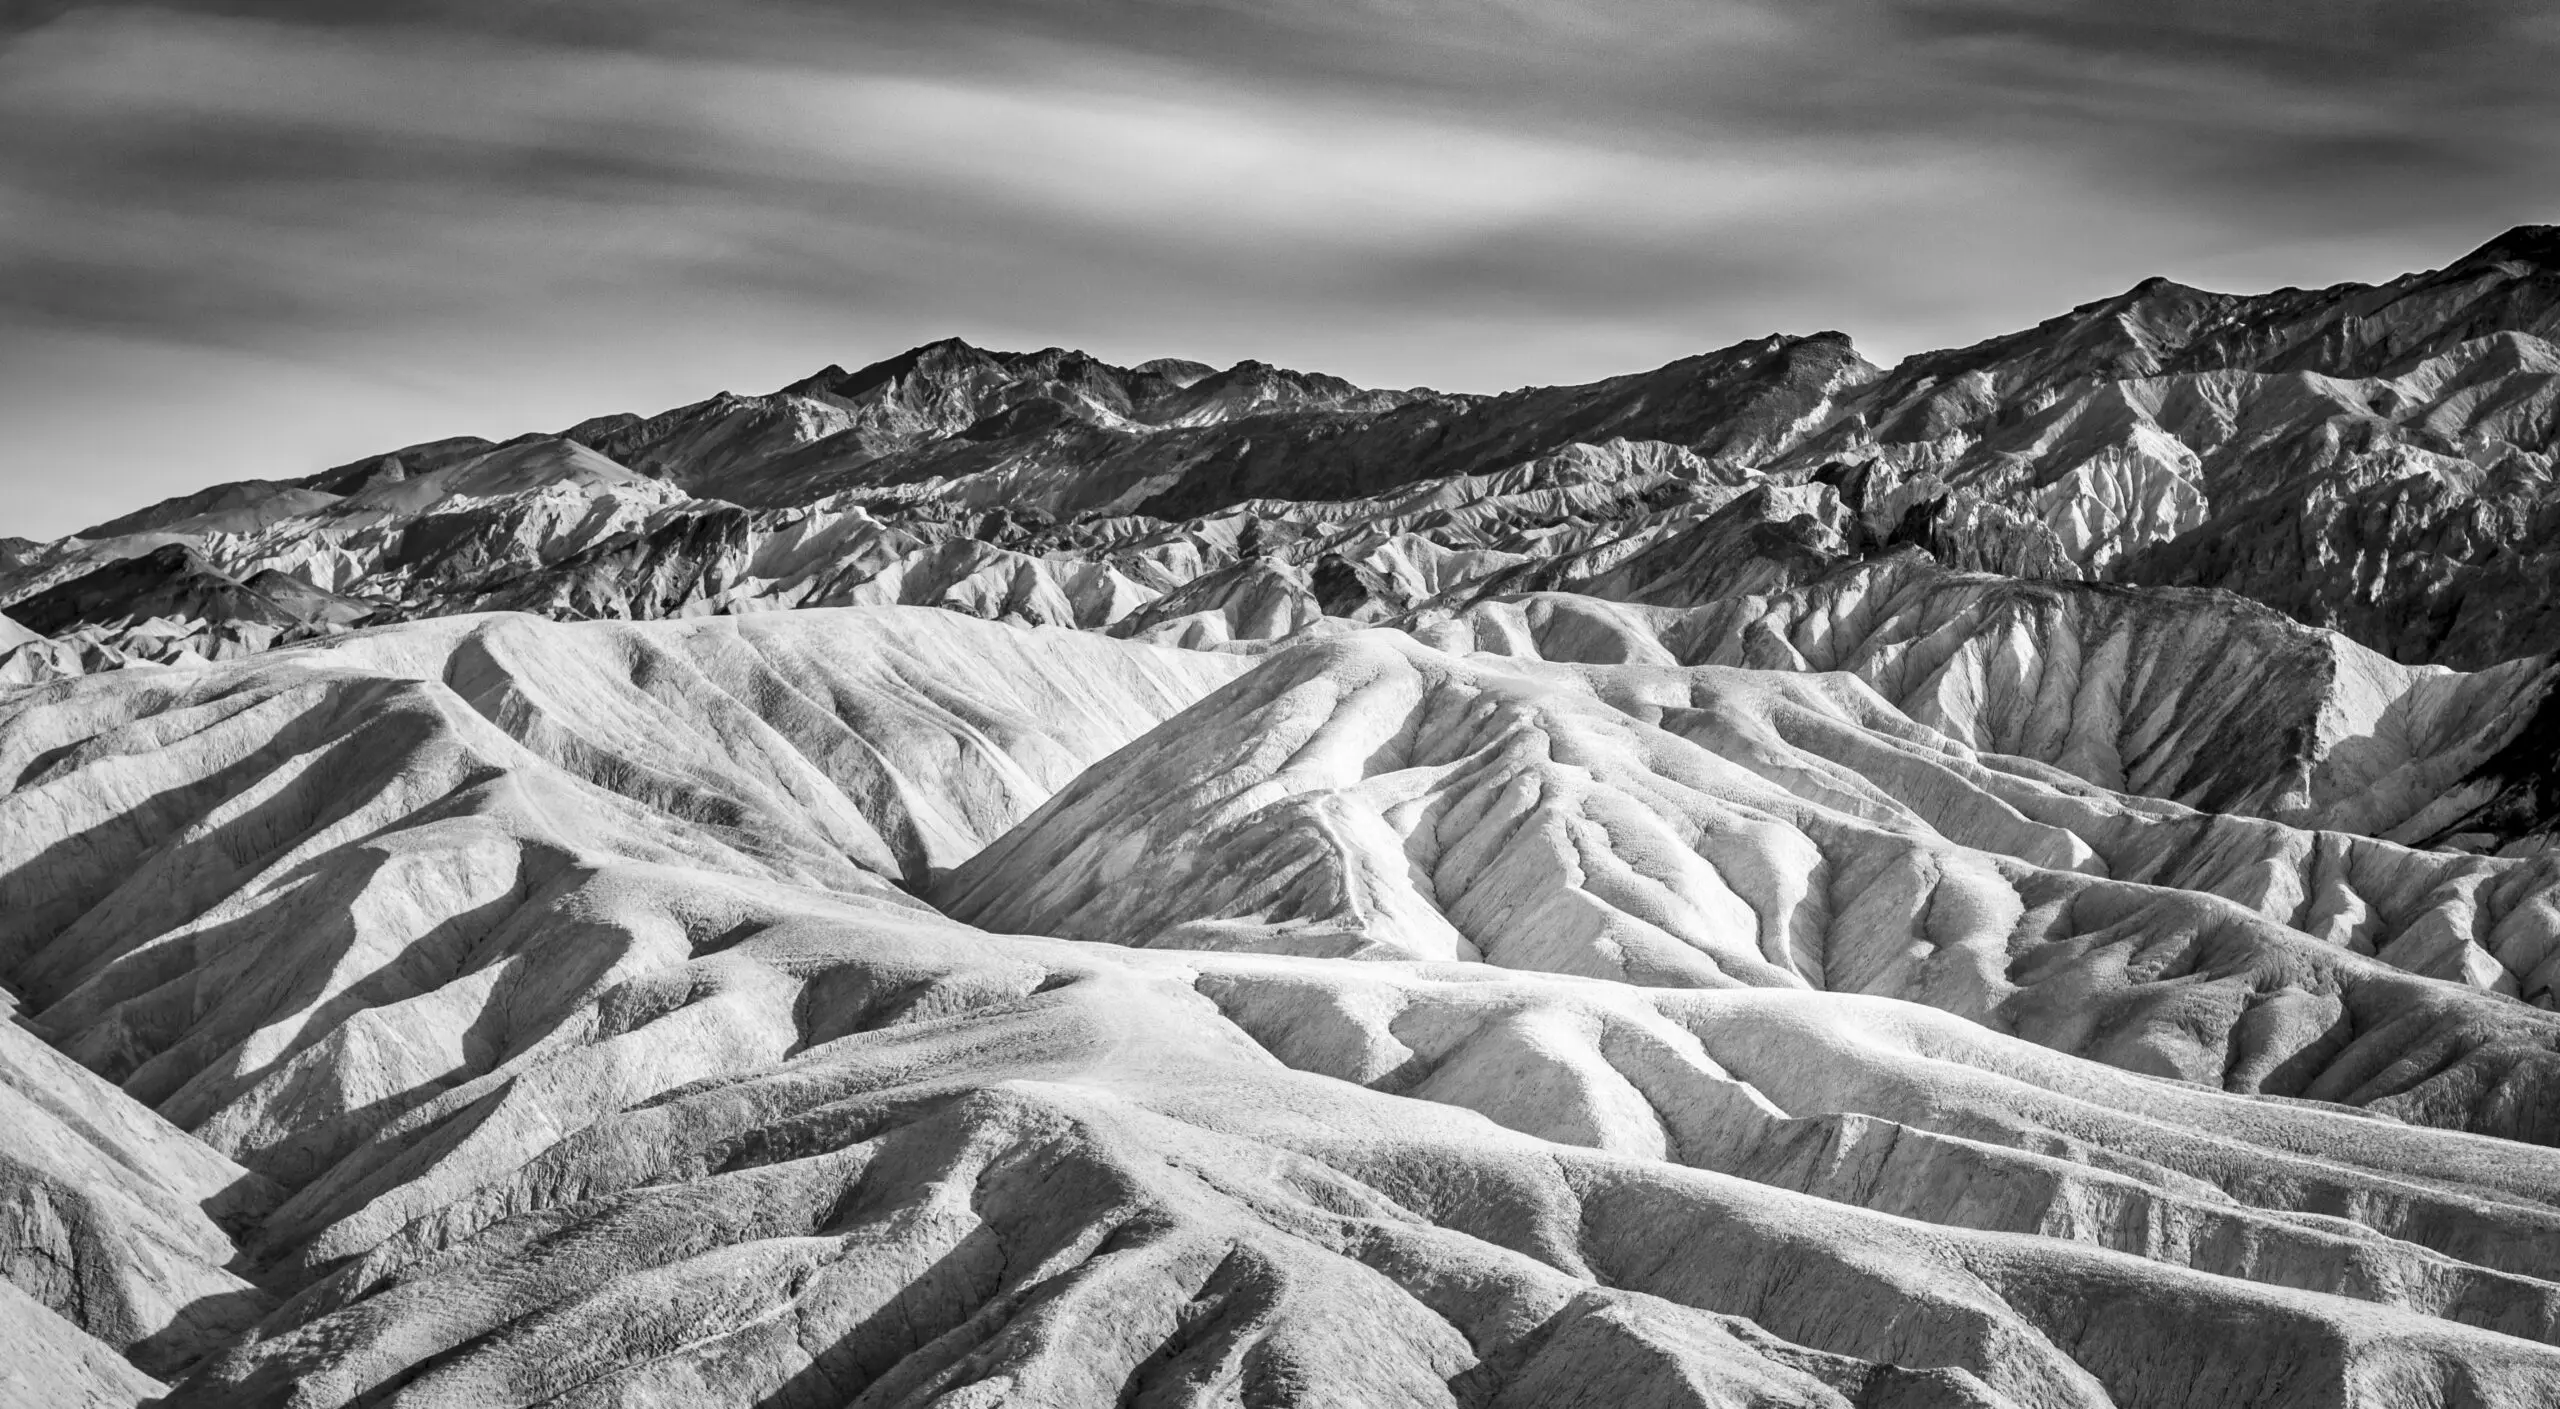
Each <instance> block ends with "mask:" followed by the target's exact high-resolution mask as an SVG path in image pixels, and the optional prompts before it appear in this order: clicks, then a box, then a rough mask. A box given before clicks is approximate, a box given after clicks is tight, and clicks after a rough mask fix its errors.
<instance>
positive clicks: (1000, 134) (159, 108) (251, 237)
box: [0, 0, 2560, 534]
mask: <svg viewBox="0 0 2560 1409" xmlns="http://www.w3.org/2000/svg"><path fill="white" fill-rule="evenodd" d="M390 8H392V7H380V6H358V5H353V4H346V3H331V2H330V0H298V2H297V0H267V2H265V3H260V2H258V0H243V2H242V3H210V4H187V5H182V6H175V5H162V6H125V5H103V4H101V5H68V6H66V5H60V4H56V5H54V6H52V7H50V10H49V11H47V12H38V11H35V10H31V9H27V8H25V7H23V6H21V7H18V8H15V9H13V10H12V11H10V18H11V20H13V21H14V24H13V25H7V26H0V31H5V33H6V37H5V38H0V416H5V417H6V418H7V423H8V424H9V425H10V426H11V427H12V429H13V434H12V435H11V436H10V437H8V439H7V442H6V444H5V445H0V485H8V486H10V487H11V488H12V490H13V495H12V501H11V508H12V512H11V514H9V515H8V516H6V517H5V518H0V533H8V532H17V533H38V534H43V533H55V532H61V531H65V530H67V529H69V528H72V527H75V526H77V524H78V523H80V522H84V521H87V520H89V519H95V518H99V517H104V516H105V515H106V514H108V513H110V512H113V511H114V510H116V509H119V508H122V507H126V506H128V505H130V504H131V503H134V502H138V501H140V500H143V499H148V498H151V497H154V496H156V495H158V494H162V493H168V492H173V491H175V490H178V489H182V488H187V487H192V486H194V485H197V484H201V483H204V482H208V481H210V480H213V479H219V478H232V477H239V476H242V475H250V474H263V475H287V474H295V473H302V472H307V471H308V470H310V469H313V468H317V467H318V466H319V465H321V464H325V463H328V462H330V461H332V460H336V459H344V458H350V457H352V456H354V455H356V454H360V453H364V452H366V451H369V450H373V449H378V448H382V447H384V446H387V445H390V444H396V443H399V442H401V441H404V440H409V439H417V438H423V437H426V436H431V435H441V434H449V433H455V432H460V431H478V432H481V433H485V434H504V433H510V432H513V431H516V430H520V429H526V428H531V427H539V426H544V425H553V424H559V423H564V422H566V421H569V420H572V419H576V418H578V417H580V416H584V415H587V414H592V413H595V412H598V411H602V410H606V409H614V408H624V407H628V408H633V409H654V408H655V407H657V406H661V405H665V404H671V403H673V402H676V401H681V400H686V399H690V398H692V397H695V396H699V395H704V394H707V393H708V392H710V391H712V390H715V389H717V388H720V387H723V386H729V387H737V388H761V387H765V386H769V385H773V384H777V383H779V382H781V381H784V380H787V379H789V378H791V377H793V376H796V375H799V374H800V373H802V372H804V371H806V370H808V369H809V368H811V367H813V366H815V365H817V364H819V363H822V362H825V361H829V360H835V361H847V362H850V361H856V360H861V359H864V358H868V357H873V356H879V355H885V354H886V353H888V352H892V351H895V350H897V349H898V348H900V347H903V346H906V345H909V344H911V343H914V342H917V341H922V340H925V339H927V338H930V337H935V336H940V335H943V334H946V333H958V334H960V335H963V336H967V337H971V338H973V339H976V340H980V341H985V342H990V343H994V344H997V345H1008V344H1023V345H1035V346H1036V345H1046V344H1051V343H1064V344H1073V345H1079V346H1084V347H1088V348H1090V349H1091V350H1093V351H1095V352H1097V353H1100V354H1103V355H1106V356H1113V357H1120V358H1125V359H1130V360H1136V359H1140V358H1144V357H1149V356H1157V355H1184V356H1194V357H1201V358H1204V359H1207V360H1211V361H1226V360H1233V359H1235V358H1239V357H1244V356H1255V357H1262V358H1265V359H1269V360H1275V361H1284V362H1291V363H1296V364H1299V365H1308V366H1316V367H1322V368H1324V369H1326V370H1330V371H1336V372H1339V373H1341V374H1343V375H1347V376H1351V377H1354V378H1355V379H1360V380H1364V381H1370V382H1374V383H1387V384H1412V383H1421V382H1427V383H1431V384H1435V385H1442V386H1452V387H1460V388H1472V389H1491V388H1497V387H1501V386H1507V385H1515V384H1519V383H1523V382H1529V381H1561V380H1575V379H1580V378H1585V377H1590V376H1597V375H1603V374H1606V373H1608V372H1612V371H1620V370H1628V369H1632V368H1635V367H1640V366H1645V365H1651V364H1653V363H1658V362H1660V361H1663V360H1667V359H1669V358H1671V357H1674V356H1679V355H1682V354H1684V353H1687V352H1690V351H1695V350H1698V349H1700V348H1702V347H1707V346H1714V345H1720V344H1722V343H1725V342H1730V341H1733V340H1735V339H1737V338H1741V337H1747V336H1756V335H1758V334H1761V333H1765V332H1770V331H1776V330H1797V331H1810V330H1813V329H1816V328H1821V327H1838V328H1842V329H1844V330H1846V331H1848V332H1850V333H1852V334H1853V335H1855V336H1857V337H1858V338H1859V340H1860V341H1861V343H1862V345H1865V346H1868V347H1869V348H1870V350H1871V353H1872V354H1874V355H1886V356H1889V355H1896V354H1900V353H1903V352H1908V351H1912V350H1917V349H1918V348H1920V347H1924V346H1931V345H1940V344H1945V343H1950V342H1960V341H1968V340H1971V339H1973V338H1977V337H1981V336H1986V335H1989V334H1991V333H1994V332H1998V331H2002V330H2004V329H2006V328H2009V327H2012V326H2016V325H2017V324H2019V323H2021V322H2024V321H2028V320H2031V319H2033V318H2037V317H2041V316H2044V315H2046V314H2049V313H2051V312H2053V311H2056V310H2058V309H2059V308H2061V307H2064V306H2067V305H2069V304H2071V303H2075V302H2080V301H2084V300H2086V299H2089V298H2093V297H2098V296H2102V295H2103V294H2106V293H2108V292H2112V291H2114V290H2115V289H2118V288H2121V287H2123V286H2125V285H2127V284H2130V283H2132V282H2133V281H2134V280H2136V279H2138V278H2140V277H2142V276H2144V275H2146V274H2150V273H2155V272H2165V273H2170V274H2173V275H2175V276H2178V277H2181V278H2186V279H2188V280H2191V281H2194V282H2200V283H2208V284H2212V283H2222V284H2225V285H2238V286H2259V285H2266V284H2273V283H2280V282H2304V283H2309V282H2325V281H2329V280H2335V279H2342V278H2351V277H2354V278H2379V277H2385V276H2388V275H2390V274H2393V273H2397V272H2400V271H2401V270H2403V269H2406V268H2410V267H2417V266H2421V265H2425V264H2432V263H2439V262H2442V261H2443V260H2444V259H2447V258H2450V257H2451V256H2453V255H2454V254H2456V253H2458V252H2459V251H2460V250H2461V249H2462V248H2464V247H2466V246H2467V245H2468V244H2470V243H2473V242H2476V241H2477V240H2479V239H2482V238H2485V237H2487V236H2488V235H2490V234H2492V233H2494V232H2495V231H2496V230H2497V229H2499V228H2502V227H2503V226H2505V225H2508V224H2512V223H2516V222H2518V221H2522V220H2527V219H2535V218H2542V219H2550V218H2554V217H2555V216H2556V215H2560V211H2555V210H2553V209H2552V208H2551V207H2550V206H2549V204H2548V203H2547V202H2538V201H2537V198H2536V193H2539V192H2543V191H2549V190H2552V189H2554V187H2553V186H2552V184H2551V180H2550V178H2551V177H2552V176H2554V175H2560V161H2555V152H2554V145H2555V140H2560V138H2555V134H2560V98H2555V96H2554V94H2553V93H2552V92H2551V91H2550V85H2549V84H2548V83H2547V80H2545V79H2544V77H2543V75H2545V74H2547V72H2548V71H2549V65H2550V63H2551V61H2552V59H2553V58H2554V57H2560V29H2555V27H2554V25H2553V24H2552V23H2551V21H2550V20H2549V19H2548V18H2547V17H2545V16H2543V15H2542V14H2541V13H2540V12H2539V11H2538V10H2537V9H2534V8H2531V7H2527V6H2524V5H2521V4H2505V3H2475V0H2457V2H2456V3H2450V4H2445V5H2440V6H2431V7H2425V8H2424V15H2425V18H2424V19H2423V21H2413V20H2412V19H2411V18H2410V16H2411V15H2412V14H2414V13H2417V11H2415V10H2413V8H2412V7H2407V6H2399V5H2384V4H2381V3H2379V2H2378V0H2311V3H2307V4H2303V3H2296V4H2284V5H2277V4H2269V3H2239V4H2221V5H2203V4H2189V3H2179V4H2171V5H2162V6H2145V7H2139V8H2138V9H2137V8H2136V7H2120V6H2108V5H2098V4H2092V3H2042V2H2041V0H1960V2H1959V3H1947V2H1946V0H1930V2H1929V3H1895V4H1888V3H1846V2H1845V0H1814V3H1805V4H1783V5H1782V4H1756V3H1744V0H1698V2H1697V3H1687V2H1686V0H1677V2H1675V0H1605V2H1604V3H1573V4H1568V3H1550V0H1499V2H1498V3H1483V2H1482V0H1467V2H1466V3H1460V0H1368V3H1335V2H1333V0H1323V2H1321V3H1320V0H1270V2H1269V3H1261V4H1251V5H1248V4H1243V3H1232V4H1218V3H1181V4H1177V3H1161V2H1157V0H1045V2H1043V3H1034V0H1011V2H1009V0H976V2H974V3H957V2H956V0H942V3H921V2H919V3H907V0H875V3H864V4H859V5H855V6H837V5H820V4H815V3H811V4H788V3H758V0H714V3H709V4H678V3H674V2H673V0H638V2H637V3H623V4H610V5H608V4H601V3H597V4H588V3H583V0H551V2H550V3H543V4H523V3H511V4H498V3H446V4H438V5H423V6H403V7H397V8H398V10H399V18H397V19H396V20H391V19H386V18H384V14H385V12H386V11H387V10H389V9H390ZM84 388H85V389H86V390H84ZM210 425H218V426H220V427H222V433H221V434H220V435H219V436H207V435H203V434H200V433H197V431H196V430H195V429H194V428H201V427H204V426H210ZM65 465H77V466H79V467H80V468H81V470H82V471H83V473H82V475H81V476H80V477H79V478H78V479H77V480H66V479H65V478H64V477H62V476H61V474H60V473H59V471H60V468H61V467H63V466H65Z"/></svg>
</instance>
